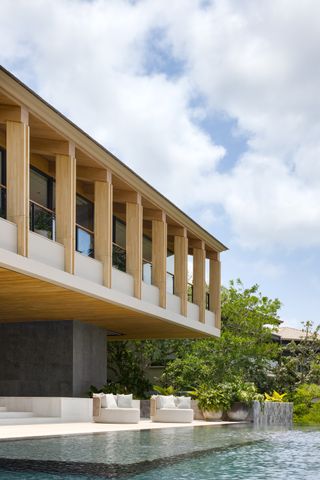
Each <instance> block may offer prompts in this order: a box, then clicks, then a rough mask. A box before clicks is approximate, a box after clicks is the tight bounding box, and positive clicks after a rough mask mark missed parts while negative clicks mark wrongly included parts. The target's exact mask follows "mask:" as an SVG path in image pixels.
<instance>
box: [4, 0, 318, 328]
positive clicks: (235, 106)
mask: <svg viewBox="0 0 320 480" xmlns="http://www.w3.org/2000/svg"><path fill="white" fill-rule="evenodd" d="M1 13H2V14H1V17H0V36H1V44H2V49H1V52H0V60H1V64H2V65H3V66H4V67H6V68H7V69H9V70H11V71H12V72H13V73H14V74H15V75H17V76H18V77H19V78H20V79H21V80H22V81H24V82H25V83H27V84H28V85H29V86H31V87H32V88H33V89H35V90H36V91H37V92H38V93H39V94H40V95H41V96H43V97H44V98H45V99H46V100H47V101H49V102H50V103H52V104H53V105H54V106H55V107H56V108H58V109H59V110H60V111H62V112H63V113H64V114H66V115H67V116H68V117H69V118H70V119H71V120H73V121H74V122H75V123H77V124H78V125H79V126H80V127H82V128H83V129H84V130H86V131H87V132H88V133H90V134H91V135H92V136H93V137H95V138H96V139H97V140H99V141H100V142H101V143H102V144H103V145H105V146H106V147H107V148H108V149H109V150H111V151H112V152H113V153H115V154H116V155H118V156H119V158H120V159H121V160H122V161H124V162H125V163H127V164H128V165H129V166H130V167H132V168H133V169H134V170H135V171H137V173H139V174H140V175H141V176H143V177H144V178H145V179H146V180H147V181H149V182H150V183H151V184H152V185H153V186H154V187H156V188H157V189H158V190H160V191H161V192H162V193H163V194H165V195H167V196H168V198H170V199H171V200H172V201H174V202H175V203H177V205H178V206H180V207H181V208H182V209H184V210H185V211H186V212H187V213H188V214H190V215H191V216H192V217H193V218H194V219H195V220H197V221H198V222H199V223H200V224H202V225H203V226H204V227H205V228H206V229H208V230H209V231H210V232H211V233H212V234H213V235H215V236H216V237H218V238H219V239H220V240H221V241H222V242H223V243H225V244H226V245H227V246H228V247H229V248H230V250H229V251H228V252H226V253H225V254H223V256H222V261H223V283H224V284H227V283H228V281H229V280H230V279H234V278H238V277H239V278H241V279H242V280H243V282H244V283H245V285H247V286H250V285H252V284H254V283H258V284H259V285H260V287H261V290H262V291H263V293H264V294H266V295H268V296H270V297H277V298H279V299H280V300H281V301H282V303H283V307H282V310H281V312H280V314H281V318H282V319H283V320H284V322H285V324H287V325H292V326H296V327H299V326H300V323H301V322H302V321H305V320H312V321H313V322H314V323H315V324H319V321H320V320H319V314H318V312H319V311H320V274H319V270H320V269H319V267H320V115H319V113H320V97H319V94H318V90H319V84H320V68H319V67H318V66H319V64H320V63H319V52H318V45H319V44H320V29H319V26H318V18H319V14H320V4H319V2H317V1H316V0H305V2H295V1H292V0H270V1H268V2H257V1H256V0H245V1H243V2H239V1H238V0H216V1H206V2H203V1H201V0H170V2H169V8H168V2H166V1H163V0H140V1H139V0H137V1H135V2H132V1H129V0H91V1H90V2H89V1H85V0H56V1H55V2H48V1H46V0H16V1H15V2H12V1H11V0H3V1H2V2H1Z"/></svg>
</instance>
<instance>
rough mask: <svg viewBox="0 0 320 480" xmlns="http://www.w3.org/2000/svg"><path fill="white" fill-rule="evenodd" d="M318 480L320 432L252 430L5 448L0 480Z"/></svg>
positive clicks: (198, 430)
mask: <svg viewBox="0 0 320 480" xmlns="http://www.w3.org/2000/svg"><path fill="white" fill-rule="evenodd" d="M273 477H274V478H277V480H282V479H294V480H300V479H301V480H302V479H304V480H305V479H306V480H316V479H320V430H317V429H303V430H302V429H301V430H300V429H295V430H291V431H284V430H274V429H273V430H266V431H262V430H255V429H254V428H252V427H248V426H237V427H235V426H231V427H229V426H228V427H211V426H208V427H194V428H192V427H186V428H179V429H174V428H172V429H161V430H144V431H131V432H109V433H103V434H94V435H81V436H72V437H71V436H70V437H56V438H43V439H34V440H19V441H2V442H0V479H1V480H4V479H6V480H13V479H16V480H18V479H19V480H20V479H25V480H59V479H64V480H76V479H79V480H80V479H82V480H86V479H91V480H94V479H101V478H120V479H121V478H126V479H128V480H129V479H135V480H155V479H157V480H158V479H159V478H161V480H169V479H170V480H175V479H177V480H178V479H188V480H208V479H218V480H240V479H243V480H251V479H252V480H253V479H264V480H265V479H266V478H273Z"/></svg>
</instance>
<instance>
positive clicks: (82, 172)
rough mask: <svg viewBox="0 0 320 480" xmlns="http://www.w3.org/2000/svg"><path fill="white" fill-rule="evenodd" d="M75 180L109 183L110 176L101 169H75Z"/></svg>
mask: <svg viewBox="0 0 320 480" xmlns="http://www.w3.org/2000/svg"><path fill="white" fill-rule="evenodd" d="M77 179H78V180H82V181H83V182H109V183H111V180H112V175H111V172H110V171H109V170H104V169H103V168H92V167H79V166H78V167H77Z"/></svg>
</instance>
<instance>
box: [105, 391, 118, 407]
mask: <svg viewBox="0 0 320 480" xmlns="http://www.w3.org/2000/svg"><path fill="white" fill-rule="evenodd" d="M105 397H106V403H107V405H106V407H107V408H118V405H117V402H116V397H115V396H114V395H113V393H107V394H106V395H105Z"/></svg>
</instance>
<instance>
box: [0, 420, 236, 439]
mask: <svg viewBox="0 0 320 480" xmlns="http://www.w3.org/2000/svg"><path fill="white" fill-rule="evenodd" d="M235 423H245V422H221V421H219V422H206V421H204V420H194V421H193V422H192V423H153V422H151V421H150V420H141V421H140V422H139V423H137V424H128V423H126V424H110V423H109V424H107V423H90V422H82V423H54V424H52V423H51V424H49V423H48V424H37V425H2V426H0V440H5V439H19V438H37V437H52V436H59V435H63V436H65V435H83V434H90V433H103V432H120V431H128V430H151V429H157V428H176V427H179V428H183V427H184V428H186V427H189V428H190V427H191V426H192V427H198V426H202V427H204V426H206V427H207V426H211V427H214V426H220V425H229V424H233V425H234V424H235Z"/></svg>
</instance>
